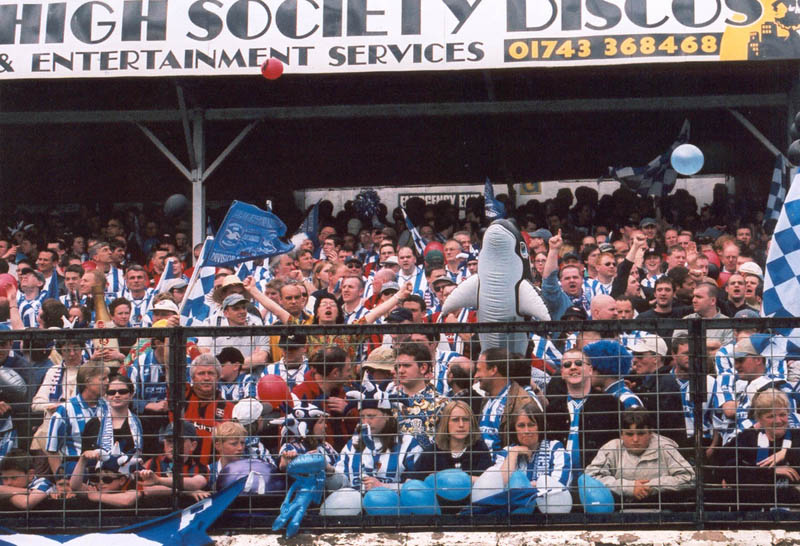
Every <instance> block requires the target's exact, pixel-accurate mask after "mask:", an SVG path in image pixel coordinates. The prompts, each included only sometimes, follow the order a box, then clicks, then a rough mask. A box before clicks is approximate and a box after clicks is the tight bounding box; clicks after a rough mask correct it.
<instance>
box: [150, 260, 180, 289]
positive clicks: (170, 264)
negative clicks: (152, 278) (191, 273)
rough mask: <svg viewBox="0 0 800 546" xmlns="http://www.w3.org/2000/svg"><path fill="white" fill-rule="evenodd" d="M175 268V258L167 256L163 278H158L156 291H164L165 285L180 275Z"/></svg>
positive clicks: (162, 273)
mask: <svg viewBox="0 0 800 546" xmlns="http://www.w3.org/2000/svg"><path fill="white" fill-rule="evenodd" d="M176 271H177V270H176V269H175V258H167V263H166V265H165V266H164V271H162V272H161V278H159V279H158V284H157V285H156V288H155V293H156V294H160V293H161V292H163V291H164V285H165V284H167V281H169V280H171V279H174V278H175V277H177V276H178V275H177V274H176Z"/></svg>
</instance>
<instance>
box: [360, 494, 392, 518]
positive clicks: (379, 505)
mask: <svg viewBox="0 0 800 546" xmlns="http://www.w3.org/2000/svg"><path fill="white" fill-rule="evenodd" d="M364 510H365V511H366V512H367V514H369V515H370V516H398V515H400V496H399V495H398V494H397V491H393V490H392V489H387V488H386V487H375V488H373V489H370V490H369V491H367V494H366V495H364Z"/></svg>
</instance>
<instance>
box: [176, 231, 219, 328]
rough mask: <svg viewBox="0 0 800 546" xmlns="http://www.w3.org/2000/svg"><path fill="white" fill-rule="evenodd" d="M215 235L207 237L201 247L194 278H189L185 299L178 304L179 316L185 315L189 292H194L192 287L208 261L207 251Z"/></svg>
mask: <svg viewBox="0 0 800 546" xmlns="http://www.w3.org/2000/svg"><path fill="white" fill-rule="evenodd" d="M213 240H214V238H213V237H206V240H205V241H204V242H203V248H202V249H200V259H199V260H197V263H196V264H194V271H192V278H191V279H189V286H187V287H186V292H184V293H183V299H182V300H181V304H180V306H178V316H179V317H181V316H183V308H184V307H185V306H186V302H187V301H188V300H189V294H191V293H192V289H193V288H194V285H195V284H197V279H199V278H200V269H202V268H203V267H205V262H206V251H207V250H208V244H209V241H213Z"/></svg>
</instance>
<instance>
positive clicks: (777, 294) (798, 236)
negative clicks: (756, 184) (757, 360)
mask: <svg viewBox="0 0 800 546" xmlns="http://www.w3.org/2000/svg"><path fill="white" fill-rule="evenodd" d="M798 177H800V175H795V177H794V179H793V180H792V185H791V186H790V188H789V191H788V193H787V195H786V200H785V201H784V203H783V209H782V210H781V213H780V216H779V217H778V223H777V225H776V226H775V231H774V232H773V234H772V241H771V243H770V246H769V256H767V266H766V267H765V268H764V297H763V303H762V311H761V314H762V315H764V316H765V317H800V184H798V183H797V179H798ZM777 333H779V334H783V335H785V336H788V337H789V338H790V339H791V340H792V341H794V342H795V343H798V342H799V341H800V339H798V337H799V336H800V328H795V329H792V328H786V329H779V330H777Z"/></svg>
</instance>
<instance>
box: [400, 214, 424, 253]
mask: <svg viewBox="0 0 800 546" xmlns="http://www.w3.org/2000/svg"><path fill="white" fill-rule="evenodd" d="M400 211H401V212H402V213H403V218H405V220H406V228H407V229H408V232H409V233H410V234H411V240H412V241H414V247H415V248H416V249H417V254H419V255H420V256H422V255H423V254H424V253H425V247H426V246H428V240H427V239H425V238H424V237H422V235H420V233H419V230H418V229H417V226H415V225H414V222H412V221H411V218H409V217H408V213H407V212H406V209H405V207H400Z"/></svg>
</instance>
